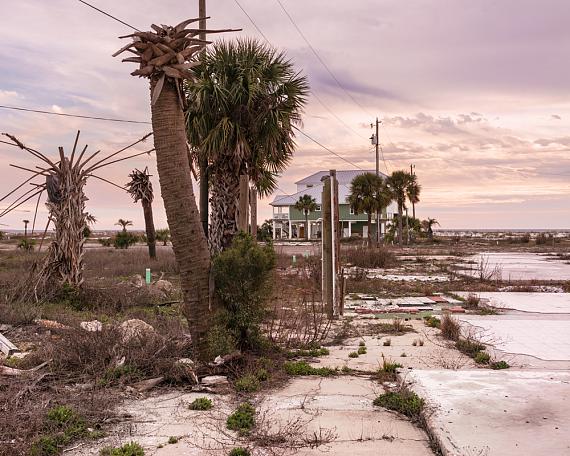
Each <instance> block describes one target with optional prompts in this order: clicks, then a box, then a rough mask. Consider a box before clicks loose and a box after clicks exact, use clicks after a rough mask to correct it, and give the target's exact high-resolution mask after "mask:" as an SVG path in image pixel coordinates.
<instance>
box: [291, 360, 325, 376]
mask: <svg viewBox="0 0 570 456" xmlns="http://www.w3.org/2000/svg"><path fill="white" fill-rule="evenodd" d="M283 369H285V372H286V373H287V374H289V375H317V376H320V377H330V376H332V375H335V374H336V370H335V369H331V368H329V367H313V366H311V365H309V364H308V363H307V362H306V361H295V362H287V363H285V364H283Z"/></svg>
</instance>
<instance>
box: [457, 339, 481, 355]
mask: <svg viewBox="0 0 570 456" xmlns="http://www.w3.org/2000/svg"><path fill="white" fill-rule="evenodd" d="M455 348H457V350H459V351H460V352H461V353H464V354H466V355H467V356H470V357H472V358H474V357H475V356H476V355H477V353H479V352H480V351H483V350H485V345H483V344H482V343H480V342H475V341H472V340H467V339H459V340H458V341H457V342H455Z"/></svg>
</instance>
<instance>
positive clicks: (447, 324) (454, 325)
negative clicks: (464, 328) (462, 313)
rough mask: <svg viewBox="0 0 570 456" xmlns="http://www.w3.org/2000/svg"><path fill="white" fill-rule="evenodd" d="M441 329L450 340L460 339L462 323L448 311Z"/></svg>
mask: <svg viewBox="0 0 570 456" xmlns="http://www.w3.org/2000/svg"><path fill="white" fill-rule="evenodd" d="M439 329H440V330H441V335H442V336H443V337H445V338H446V339H448V340H452V341H458V340H459V337H460V336H461V325H460V324H459V321H458V320H457V318H453V317H452V316H451V315H449V314H448V313H446V314H444V315H443V318H442V319H441V323H440V326H439Z"/></svg>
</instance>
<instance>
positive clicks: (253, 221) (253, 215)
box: [249, 187, 257, 241]
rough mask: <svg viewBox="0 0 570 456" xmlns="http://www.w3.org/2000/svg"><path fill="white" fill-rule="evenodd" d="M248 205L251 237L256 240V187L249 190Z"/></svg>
mask: <svg viewBox="0 0 570 456" xmlns="http://www.w3.org/2000/svg"><path fill="white" fill-rule="evenodd" d="M249 193H250V194H249V207H250V210H251V237H252V238H253V240H254V241H255V240H257V189H256V188H255V187H251V189H250V191H249Z"/></svg>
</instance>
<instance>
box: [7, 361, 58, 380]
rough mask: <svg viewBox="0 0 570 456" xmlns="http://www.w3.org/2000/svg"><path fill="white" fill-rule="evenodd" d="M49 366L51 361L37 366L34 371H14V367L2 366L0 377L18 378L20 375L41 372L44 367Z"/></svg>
mask: <svg viewBox="0 0 570 456" xmlns="http://www.w3.org/2000/svg"><path fill="white" fill-rule="evenodd" d="M48 364H49V361H46V362H45V363H41V364H40V365H39V366H36V367H34V368H32V369H14V368H13V367H8V366H0V375H6V376H9V377H16V376H19V375H26V374H31V373H33V372H36V371H38V370H40V369H41V368H42V367H45V366H47V365H48Z"/></svg>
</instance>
